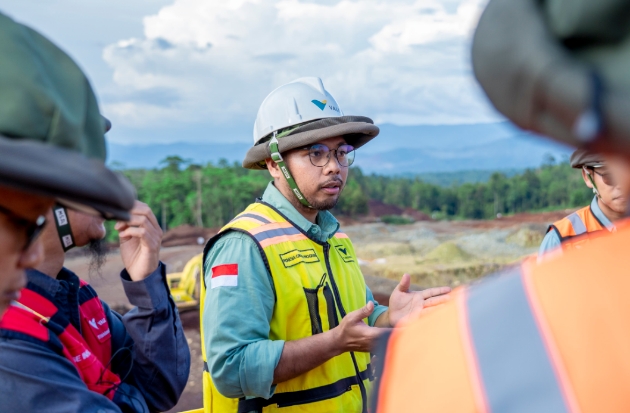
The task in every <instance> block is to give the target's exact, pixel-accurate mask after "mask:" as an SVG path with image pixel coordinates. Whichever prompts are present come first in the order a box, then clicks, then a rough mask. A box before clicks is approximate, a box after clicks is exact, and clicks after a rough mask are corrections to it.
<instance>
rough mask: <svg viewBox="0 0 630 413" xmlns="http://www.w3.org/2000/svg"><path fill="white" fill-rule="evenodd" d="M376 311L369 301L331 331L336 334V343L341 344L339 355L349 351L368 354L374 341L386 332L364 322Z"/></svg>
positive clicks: (347, 315)
mask: <svg viewBox="0 0 630 413" xmlns="http://www.w3.org/2000/svg"><path fill="white" fill-rule="evenodd" d="M373 311H374V303H373V302H372V301H369V302H368V303H367V304H366V305H365V306H363V307H361V308H359V309H358V310H355V311H353V312H351V313H348V314H346V316H345V317H344V318H343V319H342V320H341V323H339V325H338V326H337V327H335V328H333V329H332V330H331V331H332V332H334V333H335V336H336V337H335V339H336V340H335V342H336V343H338V344H339V350H340V351H339V354H341V353H345V352H347V351H363V352H368V351H370V350H371V349H372V345H373V344H374V341H375V340H376V339H377V338H378V337H379V336H380V335H381V334H383V333H384V332H385V330H383V329H382V328H376V327H370V326H368V325H367V324H365V323H364V322H363V319H364V318H367V317H368V316H369V315H370V314H372V312H373Z"/></svg>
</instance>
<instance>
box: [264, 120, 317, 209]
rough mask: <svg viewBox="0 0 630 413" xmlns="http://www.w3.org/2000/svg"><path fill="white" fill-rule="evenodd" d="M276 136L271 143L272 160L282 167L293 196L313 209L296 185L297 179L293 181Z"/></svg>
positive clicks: (275, 134)
mask: <svg viewBox="0 0 630 413" xmlns="http://www.w3.org/2000/svg"><path fill="white" fill-rule="evenodd" d="M276 136H277V133H276V132H274V133H273V136H272V138H271V140H270V141H269V152H270V153H271V159H272V160H273V161H274V162H275V163H276V164H278V167H280V170H281V171H282V174H283V175H284V177H285V178H286V180H287V183H288V184H289V188H291V191H293V194H294V195H295V196H296V197H297V199H298V200H299V201H300V203H301V204H302V205H304V206H305V207H307V208H313V206H312V205H311V203H310V202H308V201H307V200H306V197H305V196H304V195H303V194H302V191H300V188H298V186H297V184H296V183H295V179H293V175H291V172H290V171H289V167H288V166H287V164H286V162H285V161H284V159H283V158H282V155H280V150H279V149H278V139H277V137H276Z"/></svg>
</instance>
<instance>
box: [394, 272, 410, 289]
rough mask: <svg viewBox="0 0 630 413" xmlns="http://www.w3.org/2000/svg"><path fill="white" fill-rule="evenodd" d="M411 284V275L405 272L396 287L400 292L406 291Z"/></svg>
mask: <svg viewBox="0 0 630 413" xmlns="http://www.w3.org/2000/svg"><path fill="white" fill-rule="evenodd" d="M410 286H411V276H410V275H409V274H403V276H402V278H401V279H400V282H399V283H398V285H397V286H396V289H397V290H398V291H400V292H403V293H406V292H408V291H409V287H410Z"/></svg>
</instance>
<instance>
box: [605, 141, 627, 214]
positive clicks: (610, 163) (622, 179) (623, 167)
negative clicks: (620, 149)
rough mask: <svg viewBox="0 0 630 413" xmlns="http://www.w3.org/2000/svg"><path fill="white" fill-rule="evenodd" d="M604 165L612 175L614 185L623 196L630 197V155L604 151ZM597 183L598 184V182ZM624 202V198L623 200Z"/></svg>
mask: <svg viewBox="0 0 630 413" xmlns="http://www.w3.org/2000/svg"><path fill="white" fill-rule="evenodd" d="M605 158H606V166H607V167H608V168H607V169H608V171H610V173H611V174H612V176H613V177H614V182H615V187H617V188H618V190H619V193H620V194H621V195H622V196H623V197H624V198H625V199H629V197H630V156H626V155H623V154H619V153H606V154H605ZM598 185H599V184H598ZM624 202H625V200H624Z"/></svg>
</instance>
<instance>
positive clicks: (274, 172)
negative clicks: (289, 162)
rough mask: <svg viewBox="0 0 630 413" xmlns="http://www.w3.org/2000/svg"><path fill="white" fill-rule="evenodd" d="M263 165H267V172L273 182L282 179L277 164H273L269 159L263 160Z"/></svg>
mask: <svg viewBox="0 0 630 413" xmlns="http://www.w3.org/2000/svg"><path fill="white" fill-rule="evenodd" d="M265 163H266V164H267V170H268V171H269V174H270V175H271V177H272V178H273V179H274V180H276V179H280V178H281V177H282V172H280V168H279V167H278V164H277V163H275V162H274V161H273V160H272V159H271V158H267V159H265Z"/></svg>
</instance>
